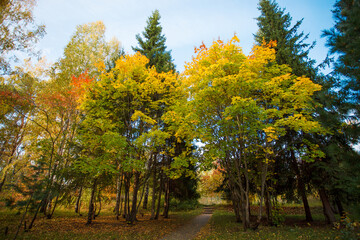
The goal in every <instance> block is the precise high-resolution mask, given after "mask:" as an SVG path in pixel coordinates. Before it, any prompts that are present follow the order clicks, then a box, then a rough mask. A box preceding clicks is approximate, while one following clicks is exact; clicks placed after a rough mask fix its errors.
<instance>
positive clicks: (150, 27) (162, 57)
mask: <svg viewBox="0 0 360 240" xmlns="http://www.w3.org/2000/svg"><path fill="white" fill-rule="evenodd" d="M159 21H160V14H159V11H158V10H155V11H154V12H153V13H152V15H151V17H149V19H148V20H147V26H146V27H145V31H144V32H143V33H142V35H143V37H144V39H142V38H141V36H140V35H139V34H138V35H136V40H137V41H138V43H139V47H133V50H134V51H139V52H140V53H141V54H143V55H145V56H146V57H147V58H148V59H149V63H148V66H149V67H152V66H155V67H156V69H157V71H158V72H168V71H175V65H174V63H173V62H172V59H171V52H170V51H166V46H165V41H166V38H165V36H164V35H162V33H161V32H162V27H161V26H160V22H159Z"/></svg>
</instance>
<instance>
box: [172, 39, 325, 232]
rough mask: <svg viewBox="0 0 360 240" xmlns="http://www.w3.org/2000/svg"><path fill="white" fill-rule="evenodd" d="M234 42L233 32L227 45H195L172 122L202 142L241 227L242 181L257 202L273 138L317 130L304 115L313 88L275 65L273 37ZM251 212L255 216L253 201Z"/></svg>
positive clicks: (245, 206) (245, 196) (245, 212)
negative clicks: (180, 111)
mask: <svg viewBox="0 0 360 240" xmlns="http://www.w3.org/2000/svg"><path fill="white" fill-rule="evenodd" d="M238 41H239V40H238V39H237V37H236V36H235V37H234V38H233V39H232V40H231V41H229V42H228V43H223V42H222V41H221V40H218V41H216V42H214V43H213V45H212V46H211V47H210V48H207V47H206V46H205V45H202V46H201V47H200V48H199V49H196V53H197V54H196V56H195V57H194V58H193V61H192V62H190V63H189V64H188V65H187V66H186V67H185V69H186V70H185V72H184V77H185V79H184V87H185V89H188V90H189V97H188V99H190V100H189V101H188V104H187V105H186V110H184V112H185V115H182V116H183V117H181V118H180V121H184V122H185V124H183V125H185V126H184V127H186V128H188V129H189V128H190V129H191V130H188V131H193V132H194V133H195V134H196V135H195V138H198V139H200V140H201V141H202V142H203V143H204V144H205V147H204V155H205V157H206V159H208V160H210V161H211V162H212V161H214V160H217V161H218V162H219V164H220V167H221V168H223V169H224V170H225V173H226V178H227V179H228V184H229V188H230V189H231V191H232V200H233V203H234V204H233V205H234V211H235V213H236V216H237V218H238V219H237V220H240V212H241V215H242V222H243V225H244V230H246V229H247V228H248V227H250V216H249V208H250V199H249V194H250V183H251V182H256V183H258V184H257V188H256V191H257V192H258V193H259V198H260V200H261V201H260V203H262V199H263V196H264V187H265V181H266V179H267V178H268V177H269V175H268V172H269V171H268V169H269V167H270V166H271V164H272V163H273V161H274V159H275V157H276V155H278V154H279V153H280V152H281V151H276V149H275V148H274V146H275V143H276V141H277V140H278V139H279V138H280V137H281V136H283V135H284V134H285V133H286V131H287V129H292V130H294V131H304V132H321V131H322V128H321V126H320V125H319V123H318V122H316V121H314V120H313V117H312V116H311V114H312V113H313V109H314V107H313V104H314V103H313V101H312V99H311V96H312V95H313V93H314V92H315V91H318V90H320V89H321V87H320V86H319V85H317V84H315V83H313V82H312V81H311V80H310V79H309V78H306V77H297V76H295V75H292V74H291V73H290V72H291V69H290V68H289V67H287V66H285V65H278V64H276V62H275V50H274V49H273V48H272V46H276V44H275V43H274V42H270V43H268V44H265V43H264V44H263V45H262V46H255V47H254V49H253V51H252V53H251V55H250V56H245V55H244V54H243V53H242V50H241V48H240V47H238V46H237V44H236V43H237V42H238ZM174 119H175V120H176V118H175V117H174ZM175 120H174V121H175ZM184 127H183V128H184ZM178 131H179V132H180V131H183V129H182V128H180V129H179V130H178ZM313 150H314V151H313V152H312V154H313V155H312V156H311V158H315V157H317V156H318V155H321V152H319V151H317V150H316V146H314V149H313ZM259 210H260V212H259V222H260V220H261V206H260V208H259Z"/></svg>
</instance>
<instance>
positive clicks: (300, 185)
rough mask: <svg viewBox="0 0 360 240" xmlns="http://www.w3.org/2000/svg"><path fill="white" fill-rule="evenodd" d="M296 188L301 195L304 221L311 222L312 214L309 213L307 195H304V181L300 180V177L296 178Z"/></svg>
mask: <svg viewBox="0 0 360 240" xmlns="http://www.w3.org/2000/svg"><path fill="white" fill-rule="evenodd" d="M298 190H299V193H300V195H301V199H302V202H303V204H304V210H305V216H306V221H307V222H312V221H313V218H312V215H311V210H310V206H309V202H308V200H307V197H306V191H305V184H304V182H303V180H302V177H300V178H298Z"/></svg>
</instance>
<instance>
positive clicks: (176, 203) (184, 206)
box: [170, 199, 200, 211]
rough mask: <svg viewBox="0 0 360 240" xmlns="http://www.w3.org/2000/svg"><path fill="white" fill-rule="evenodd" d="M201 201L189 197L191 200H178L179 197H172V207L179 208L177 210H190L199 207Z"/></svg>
mask: <svg viewBox="0 0 360 240" xmlns="http://www.w3.org/2000/svg"><path fill="white" fill-rule="evenodd" d="M199 205H200V204H199V202H198V200H197V199H189V200H182V201H180V200H178V199H171V201H170V209H171V210H177V211H184V210H185V211H188V210H194V209H196V208H198V207H199Z"/></svg>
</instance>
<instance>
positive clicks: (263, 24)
mask: <svg viewBox="0 0 360 240" xmlns="http://www.w3.org/2000/svg"><path fill="white" fill-rule="evenodd" d="M258 9H259V10H260V12H261V15H260V16H259V17H258V18H256V20H257V24H258V26H259V30H258V33H257V34H255V35H254V36H255V41H256V42H257V44H259V45H261V43H262V42H263V40H265V41H266V42H269V41H271V40H276V42H277V46H276V47H275V49H276V62H277V63H278V64H287V65H288V66H290V68H291V69H292V72H293V73H294V74H295V75H296V76H303V75H305V76H307V77H310V78H311V79H313V77H314V75H315V72H314V68H313V64H314V63H315V61H314V60H312V59H310V58H309V51H310V50H311V49H312V48H313V46H314V45H315V42H313V43H312V44H308V43H305V41H306V40H307V39H308V36H309V34H306V35H304V33H303V32H301V33H298V29H299V27H300V25H301V23H302V21H303V19H301V20H299V21H297V22H296V23H295V25H293V26H291V20H292V18H291V16H290V14H289V13H285V9H281V8H280V7H279V5H278V4H277V3H276V2H275V1H271V0H260V2H259V8H258Z"/></svg>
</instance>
